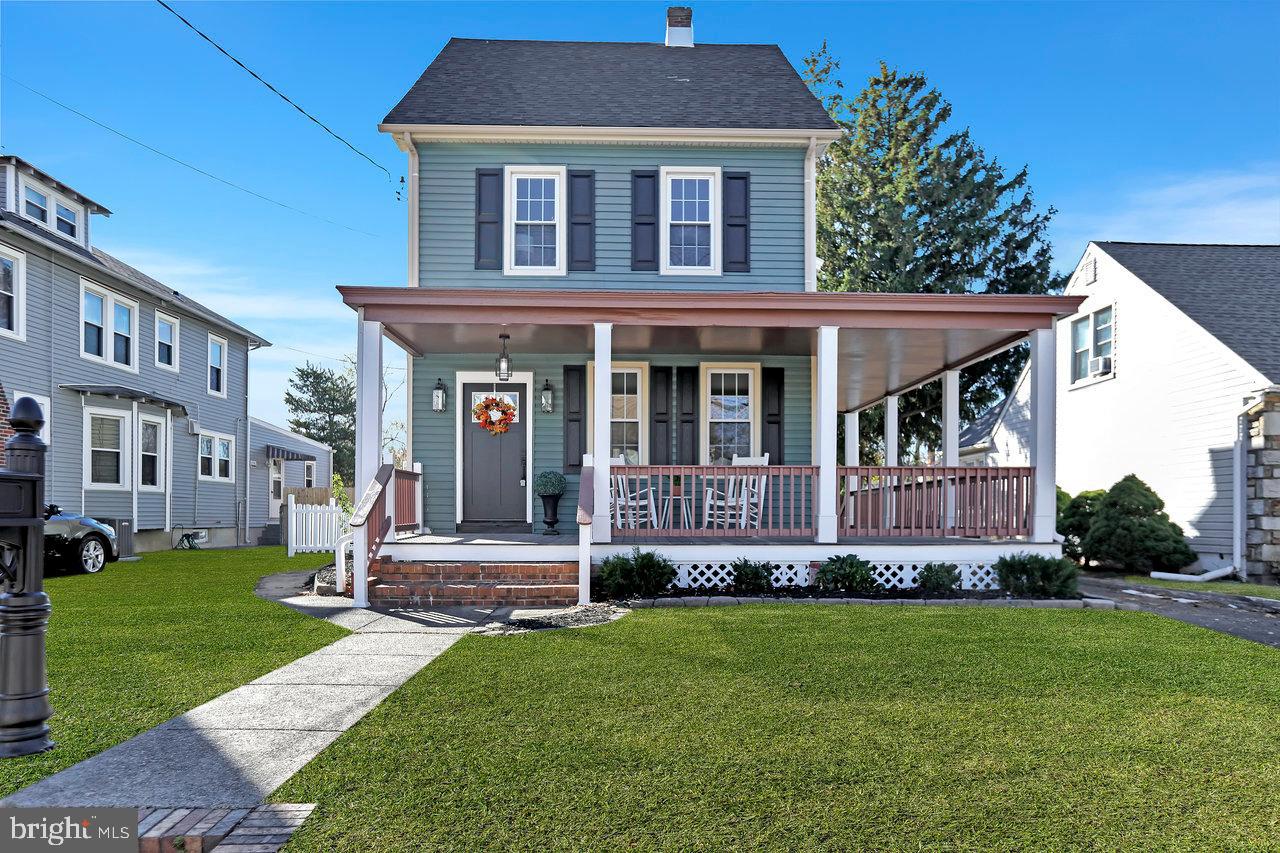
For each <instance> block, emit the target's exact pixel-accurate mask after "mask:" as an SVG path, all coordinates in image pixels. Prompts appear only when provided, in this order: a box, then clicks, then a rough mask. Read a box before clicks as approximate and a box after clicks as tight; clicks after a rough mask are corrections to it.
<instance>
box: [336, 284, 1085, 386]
mask: <svg viewBox="0 0 1280 853" xmlns="http://www.w3.org/2000/svg"><path fill="white" fill-rule="evenodd" d="M338 289H339V291H340V292H341V293H342V296H343V299H344V300H345V301H346V303H347V304H348V305H350V306H352V307H353V308H361V309H363V311H364V317H365V319H366V320H376V321H379V322H381V323H382V324H383V327H384V331H385V332H386V334H387V335H388V337H390V338H392V339H393V340H394V341H396V342H397V343H398V344H400V345H401V346H402V347H404V348H405V349H408V350H410V351H412V352H413V353H414V354H417V355H422V354H429V353H456V352H482V353H489V352H496V350H497V339H498V334H499V333H500V332H505V333H507V334H509V335H510V336H511V341H510V344H509V346H510V349H511V352H512V354H513V356H516V357H517V358H518V357H519V353H521V352H530V353H577V352H583V353H585V352H590V351H591V349H592V348H593V340H592V335H593V326H592V324H593V323H596V322H612V323H613V324H614V330H613V351H614V353H616V354H619V355H635V354H645V353H673V354H689V355H701V354H705V355H717V356H734V357H739V356H750V355H759V354H764V353H767V354H772V355H812V354H813V353H814V352H815V341H816V337H817V336H816V329H817V327H819V326H839V327H840V329H841V332H840V346H839V375H838V379H837V385H838V394H839V398H840V402H839V405H840V408H841V410H846V411H847V410H853V409H859V408H863V407H865V406H868V405H871V404H873V403H875V402H876V401H878V400H880V399H882V398H883V397H884V396H885V395H886V394H889V393H894V392H897V391H901V390H903V389H905V388H909V387H912V386H914V385H916V384H919V383H922V382H924V381H926V380H928V379H929V378H931V377H933V376H936V375H938V374H939V373H941V372H942V371H943V370H946V369H950V368H955V367H960V366H963V365H965V364H969V363H971V362H973V361H976V360H979V359H980V358H983V357H985V356H986V355H989V354H991V353H994V352H998V351H999V350H1002V349H1004V348H1006V347H1008V346H1010V345H1012V344H1014V343H1016V342H1017V341H1019V340H1021V339H1022V338H1023V337H1025V336H1026V334H1027V333H1028V332H1030V331H1031V330H1033V329H1041V328H1050V327H1051V326H1052V325H1053V323H1054V321H1055V319H1056V318H1057V317H1059V316H1065V315H1067V314H1070V313H1074V311H1075V309H1076V306H1077V305H1079V303H1080V301H1081V299H1082V298H1081V297H1074V296H983V295H922V294H880V293H711V292H698V293H668V292H661V293H658V292H651V291H645V292H626V291H622V292H602V291H528V290H474V289H460V288H459V289H454V288H448V289H445V288H405V287H339V288H338Z"/></svg>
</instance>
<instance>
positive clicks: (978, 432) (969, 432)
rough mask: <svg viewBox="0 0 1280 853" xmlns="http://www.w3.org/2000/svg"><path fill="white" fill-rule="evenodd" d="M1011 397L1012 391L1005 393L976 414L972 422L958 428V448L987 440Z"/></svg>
mask: <svg viewBox="0 0 1280 853" xmlns="http://www.w3.org/2000/svg"><path fill="white" fill-rule="evenodd" d="M1012 399H1013V394H1012V393H1009V394H1007V395H1005V397H1004V399H1002V400H1001V401H1000V402H999V403H996V404H995V405H994V406H992V407H991V408H989V409H987V410H986V411H985V412H983V413H982V414H980V415H978V417H977V418H975V419H974V421H973V423H971V424H969V425H968V426H967V427H965V428H964V429H962V430H960V437H959V439H958V442H959V447H960V449H961V450H965V449H968V448H970V447H977V446H978V445H981V444H986V443H987V442H989V441H990V440H991V433H993V432H995V428H996V424H998V423H1000V416H1001V415H1003V414H1004V410H1005V409H1007V408H1009V401H1010V400H1012Z"/></svg>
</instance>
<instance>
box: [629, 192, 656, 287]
mask: <svg viewBox="0 0 1280 853" xmlns="http://www.w3.org/2000/svg"><path fill="white" fill-rule="evenodd" d="M631 268H632V269H633V270H647V271H650V272H653V271H656V270H657V269H658V171H657V170H656V169H650V170H647V171H634V172H632V173H631Z"/></svg>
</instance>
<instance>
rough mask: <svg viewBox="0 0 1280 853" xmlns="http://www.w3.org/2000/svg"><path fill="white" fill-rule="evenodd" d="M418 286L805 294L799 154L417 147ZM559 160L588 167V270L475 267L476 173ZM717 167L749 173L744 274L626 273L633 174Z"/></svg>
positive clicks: (758, 150) (672, 149)
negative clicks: (591, 245) (591, 261)
mask: <svg viewBox="0 0 1280 853" xmlns="http://www.w3.org/2000/svg"><path fill="white" fill-rule="evenodd" d="M418 152H419V155H420V156H419V175H420V185H419V203H420V207H421V217H422V218H421V232H420V233H421V238H420V239H421V252H420V254H419V257H420V270H419V273H420V282H421V284H422V285H423V286H431V287H477V286H495V287H497V286H501V287H514V288H548V289H569V288H574V289H584V290H600V289H605V288H608V289H619V290H751V291H771V290H804V151H803V150H800V149H795V148H710V147H674V146H673V147H666V148H658V147H651V146H650V147H645V146H627V145H568V144H561V145H556V144H518V145H516V144H513V145H499V144H470V143H430V144H421V145H419V146H418ZM547 164H554V165H565V166H567V167H568V168H569V169H591V170H594V171H595V173H596V269H595V271H593V272H570V273H568V274H567V275H563V276H504V275H503V273H502V270H500V269H499V270H477V269H475V243H474V239H475V237H474V232H475V170H476V169H477V168H495V167H501V166H505V165H547ZM659 166H720V167H722V168H724V169H732V170H739V171H747V172H750V173H751V272H749V273H726V274H724V275H722V276H674V275H659V274H658V273H656V272H636V271H633V270H632V269H631V170H632V169H656V168H658V167H659Z"/></svg>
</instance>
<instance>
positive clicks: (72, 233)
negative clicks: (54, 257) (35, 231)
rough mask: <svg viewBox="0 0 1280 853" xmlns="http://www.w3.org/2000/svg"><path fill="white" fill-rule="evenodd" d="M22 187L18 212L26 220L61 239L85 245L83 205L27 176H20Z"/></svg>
mask: <svg viewBox="0 0 1280 853" xmlns="http://www.w3.org/2000/svg"><path fill="white" fill-rule="evenodd" d="M19 186H20V201H21V205H22V206H21V208H20V209H19V210H20V212H21V213H22V215H23V216H25V217H26V218H27V219H30V220H31V221H32V222H37V223H39V224H40V225H43V226H44V227H45V228H48V229H49V230H50V231H55V232H57V233H58V234H59V235H60V236H62V237H70V238H71V239H72V240H76V241H77V242H80V241H82V238H83V234H82V233H81V230H80V224H81V222H82V221H83V220H84V216H85V209H84V206H83V205H81V204H79V203H77V202H75V201H72V200H71V199H70V198H68V197H66V196H64V195H62V194H61V193H59V192H57V191H55V190H52V189H50V188H49V187H46V186H45V185H44V184H41V183H39V182H38V181H35V180H33V179H32V178H29V177H27V176H25V175H24V176H20V178H19Z"/></svg>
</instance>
